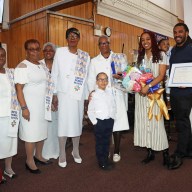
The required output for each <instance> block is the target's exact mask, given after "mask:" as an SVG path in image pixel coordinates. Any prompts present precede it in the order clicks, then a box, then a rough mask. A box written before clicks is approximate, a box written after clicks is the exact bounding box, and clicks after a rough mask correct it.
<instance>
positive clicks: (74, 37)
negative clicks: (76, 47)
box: [67, 34, 79, 39]
mask: <svg viewBox="0 0 192 192" xmlns="http://www.w3.org/2000/svg"><path fill="white" fill-rule="evenodd" d="M78 38H79V36H78V35H75V34H73V35H71V34H70V35H68V37H67V39H78Z"/></svg>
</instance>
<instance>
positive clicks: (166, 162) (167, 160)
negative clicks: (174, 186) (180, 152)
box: [163, 149, 170, 167]
mask: <svg viewBox="0 0 192 192" xmlns="http://www.w3.org/2000/svg"><path fill="white" fill-rule="evenodd" d="M169 164H170V158H169V150H168V149H165V150H164V151H163V165H164V166H167V167H169Z"/></svg>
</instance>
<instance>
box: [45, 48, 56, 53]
mask: <svg viewBox="0 0 192 192" xmlns="http://www.w3.org/2000/svg"><path fill="white" fill-rule="evenodd" d="M43 52H46V53H48V52H51V53H53V52H55V51H54V50H48V49H44V50H43Z"/></svg>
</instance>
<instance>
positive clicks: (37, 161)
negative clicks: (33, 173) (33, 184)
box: [33, 156, 53, 165]
mask: <svg viewBox="0 0 192 192" xmlns="http://www.w3.org/2000/svg"><path fill="white" fill-rule="evenodd" d="M33 159H34V161H35V163H39V164H41V165H50V164H52V163H53V162H52V161H50V160H47V161H41V160H39V159H37V157H35V156H34V157H33Z"/></svg>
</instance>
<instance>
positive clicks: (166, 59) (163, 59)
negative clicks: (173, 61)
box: [159, 52, 169, 65]
mask: <svg viewBox="0 0 192 192" xmlns="http://www.w3.org/2000/svg"><path fill="white" fill-rule="evenodd" d="M161 55H162V60H161V62H160V63H159V64H162V65H169V63H167V62H168V58H167V55H166V54H165V53H164V52H161Z"/></svg>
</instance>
